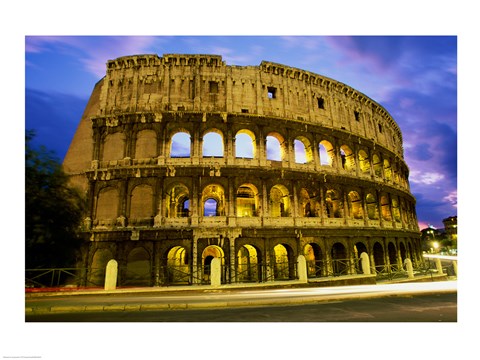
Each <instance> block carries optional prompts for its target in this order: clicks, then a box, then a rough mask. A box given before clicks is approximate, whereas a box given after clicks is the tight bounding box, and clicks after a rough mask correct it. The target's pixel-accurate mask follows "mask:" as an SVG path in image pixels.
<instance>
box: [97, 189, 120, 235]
mask: <svg viewBox="0 0 480 360" xmlns="http://www.w3.org/2000/svg"><path fill="white" fill-rule="evenodd" d="M118 206H119V197H118V190H117V189H115V188H113V187H107V188H105V189H102V190H101V191H100V192H99V194H98V200H97V209H96V216H95V219H96V220H97V221H98V225H99V226H112V225H115V223H116V219H117V217H118Z"/></svg>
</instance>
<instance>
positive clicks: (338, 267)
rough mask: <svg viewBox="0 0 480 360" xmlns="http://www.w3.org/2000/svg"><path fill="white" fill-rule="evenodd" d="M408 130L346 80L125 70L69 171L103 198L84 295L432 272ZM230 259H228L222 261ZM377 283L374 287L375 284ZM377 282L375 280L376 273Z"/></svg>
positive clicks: (284, 73) (138, 65)
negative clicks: (301, 268) (413, 187)
mask: <svg viewBox="0 0 480 360" xmlns="http://www.w3.org/2000/svg"><path fill="white" fill-rule="evenodd" d="M402 143H403V140H402V133H401V131H400V129H399V127H398V125H397V123H396V122H395V121H394V119H393V118H392V117H391V116H390V114H389V113H388V112H387V111H386V110H385V109H384V108H383V107H382V106H381V105H379V104H378V103H377V102H375V101H374V100H372V99H370V98H369V97H367V96H365V95H364V94H362V93H360V92H359V91H357V90H355V89H353V88H351V87H350V86H348V85H346V84H343V83H341V82H338V81H335V80H333V79H330V78H327V77H324V76H321V75H318V74H315V73H311V72H308V71H304V70H301V69H297V68H293V67H289V66H285V65H280V64H277V63H272V62H268V61H262V62H261V64H260V65H259V66H233V65H227V64H226V63H225V61H223V60H222V57H221V56H218V55H197V54H196V55H182V54H167V55H163V57H160V56H158V55H134V56H125V57H120V58H117V59H115V60H110V61H108V63H107V66H106V75H105V77H103V78H102V79H101V80H100V81H99V82H98V83H97V84H96V85H95V87H94V89H93V92H92V94H91V97H90V99H89V102H88V104H87V106H86V109H85V111H84V114H83V116H82V118H81V120H80V123H79V126H78V128H77V131H76V133H75V135H74V138H73V140H72V143H71V145H70V148H69V150H68V153H67V155H66V157H65V160H64V168H65V171H66V172H67V173H68V174H69V175H70V176H71V179H72V183H74V184H75V185H76V186H78V187H80V188H81V189H82V190H83V191H84V192H85V194H86V196H87V199H88V213H87V214H86V216H85V220H84V226H83V230H82V231H83V234H84V236H85V240H86V246H85V248H84V250H83V252H82V257H83V258H82V261H83V263H82V267H84V268H86V269H88V270H87V271H86V272H85V273H84V274H83V278H82V279H83V280H82V281H83V284H84V285H92V284H94V285H98V286H101V285H102V281H103V280H102V279H103V277H104V274H105V266H106V264H107V262H108V261H109V260H110V259H115V260H116V261H117V262H118V266H119V267H118V285H119V286H167V285H168V286H170V285H186V284H205V283H209V277H210V271H211V263H212V260H213V259H220V262H221V283H222V284H231V283H243V282H260V283H266V282H269V281H278V280H283V281H289V280H295V279H297V278H298V264H299V262H297V261H298V258H299V257H300V256H302V255H303V257H304V259H305V262H304V263H306V273H307V275H308V281H310V282H321V281H327V280H328V279H340V278H344V279H347V278H348V279H366V278H368V279H372V275H371V276H370V277H366V276H365V275H364V273H369V272H365V271H362V269H361V266H360V263H361V261H360V259H361V255H364V254H363V253H365V254H366V255H364V256H367V259H368V260H369V267H370V269H371V270H372V272H371V274H373V275H375V274H379V273H382V272H384V271H392V269H393V270H395V269H398V268H401V267H402V266H403V264H404V261H405V259H407V258H408V259H410V260H411V261H412V263H413V265H414V267H415V266H420V264H421V263H422V261H423V260H422V254H421V246H420V237H419V229H418V224H417V219H416V213H415V198H414V197H413V195H412V194H411V192H410V190H409V182H408V176H409V169H408V166H407V164H406V162H405V160H404V157H403V145H402ZM215 261H216V262H218V260H215ZM368 281H372V280H368ZM373 281H375V277H373Z"/></svg>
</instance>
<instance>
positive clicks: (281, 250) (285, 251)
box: [272, 244, 295, 280]
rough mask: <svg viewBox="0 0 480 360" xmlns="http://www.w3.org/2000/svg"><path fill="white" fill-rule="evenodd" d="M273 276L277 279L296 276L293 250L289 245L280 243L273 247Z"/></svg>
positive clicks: (287, 278)
mask: <svg viewBox="0 0 480 360" xmlns="http://www.w3.org/2000/svg"><path fill="white" fill-rule="evenodd" d="M273 253H274V255H273V257H274V258H273V259H272V260H273V261H272V263H273V276H274V278H275V280H289V279H293V278H294V277H295V263H294V261H293V250H292V248H291V247H290V246H289V245H286V244H278V245H276V246H275V247H274V248H273Z"/></svg>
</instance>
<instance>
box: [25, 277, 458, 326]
mask: <svg viewBox="0 0 480 360" xmlns="http://www.w3.org/2000/svg"><path fill="white" fill-rule="evenodd" d="M185 290H186V291H185ZM25 309H26V317H25V319H26V321H27V322H34V321H167V322H170V321H199V322H203V321H208V322H217V321H249V322H250V321H406V322H408V321H456V319H457V317H456V311H457V292H456V281H445V282H427V283H404V284H382V285H358V286H341V287H310V288H293V289H288V288H281V289H258V288H247V289H228V288H227V289H225V288H224V289H212V288H203V289H201V288H198V289H194V290H192V288H189V289H184V291H181V290H179V289H151V288H150V289H136V290H135V289H132V290H128V291H123V290H120V291H118V292H112V293H105V292H102V291H97V292H92V293H90V294H78V293H76V294H75V293H71V294H58V295H52V296H50V295H46V294H44V295H34V296H28V297H27V298H26V301H25Z"/></svg>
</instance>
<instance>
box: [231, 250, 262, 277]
mask: <svg viewBox="0 0 480 360" xmlns="http://www.w3.org/2000/svg"><path fill="white" fill-rule="evenodd" d="M261 273H262V271H261V258H260V257H259V254H258V251H257V249H256V248H255V247H254V246H252V245H248V244H247V245H243V246H242V247H241V248H240V249H239V250H238V252H237V274H236V275H237V281H238V282H258V281H261Z"/></svg>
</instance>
